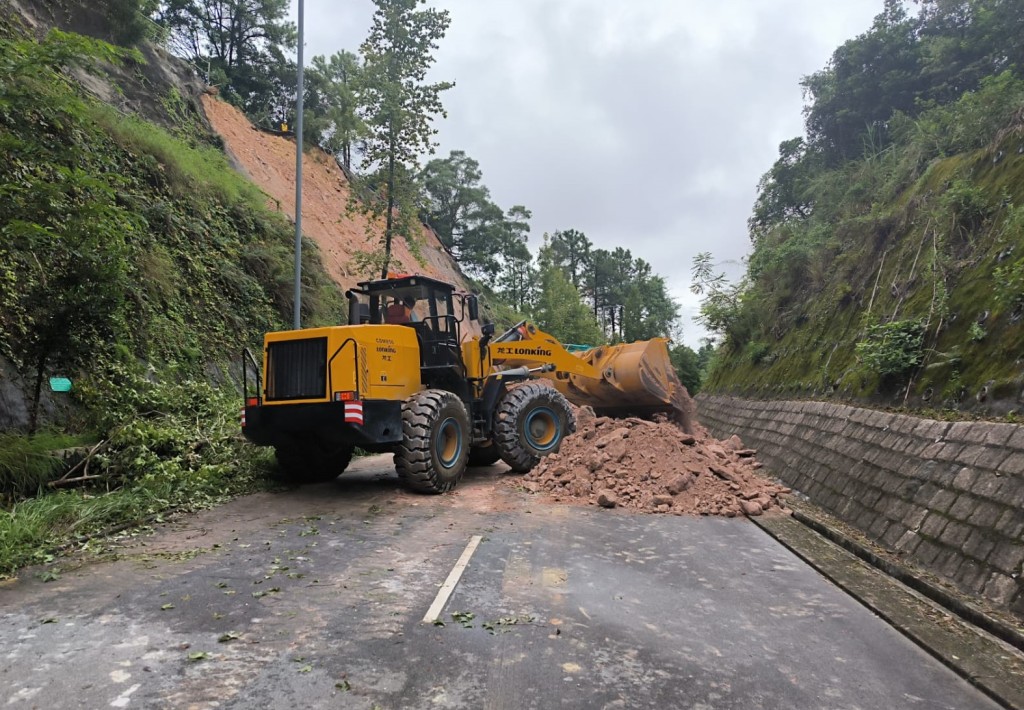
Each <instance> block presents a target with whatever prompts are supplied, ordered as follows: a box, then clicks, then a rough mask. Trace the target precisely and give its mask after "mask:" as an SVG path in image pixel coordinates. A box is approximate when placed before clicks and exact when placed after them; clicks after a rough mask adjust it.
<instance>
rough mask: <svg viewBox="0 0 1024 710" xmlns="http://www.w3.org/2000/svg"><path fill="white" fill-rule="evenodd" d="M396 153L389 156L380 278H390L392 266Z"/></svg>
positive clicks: (392, 152)
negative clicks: (390, 267)
mask: <svg viewBox="0 0 1024 710" xmlns="http://www.w3.org/2000/svg"><path fill="white" fill-rule="evenodd" d="M394 211H395V151H394V146H392V149H391V155H389V156H388V211H387V217H386V218H385V220H384V261H383V263H382V264H381V267H380V277H381V278H382V279H386V278H387V277H388V267H389V266H390V265H391V239H392V237H393V233H394V229H395V215H394Z"/></svg>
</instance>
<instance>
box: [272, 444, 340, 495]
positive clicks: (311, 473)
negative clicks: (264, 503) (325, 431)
mask: <svg viewBox="0 0 1024 710" xmlns="http://www.w3.org/2000/svg"><path fill="white" fill-rule="evenodd" d="M354 449H355V447H354V446H352V445H351V444H342V445H340V446H334V447H330V446H326V445H324V444H322V443H320V442H316V441H312V442H311V441H303V442H301V443H296V444H289V445H287V446H278V447H277V448H276V449H275V450H274V453H275V455H276V458H277V468H278V472H277V478H279V479H280V480H281V481H282V482H283V483H297V484H300V485H301V484H304V483H324V482H326V481H333V480H334V479H335V478H337V477H338V476H339V475H341V474H342V473H344V471H345V469H346V468H348V465H349V463H350V462H351V461H352V452H353V450H354Z"/></svg>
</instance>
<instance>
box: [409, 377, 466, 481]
mask: <svg viewBox="0 0 1024 710" xmlns="http://www.w3.org/2000/svg"><path fill="white" fill-rule="evenodd" d="M402 437H403V441H402V443H401V444H399V445H398V448H397V449H396V450H395V469H396V470H397V471H398V477H399V478H400V479H401V480H402V482H403V483H404V484H405V485H406V486H407V487H408V488H410V489H412V490H414V491H420V492H423V493H444V492H446V491H450V490H451V489H452V488H455V486H456V485H457V484H458V482H459V480H460V479H461V478H462V474H463V473H464V472H465V470H466V463H467V460H468V458H469V415H467V414H466V407H465V405H464V404H463V403H462V400H460V399H459V398H458V397H456V396H455V395H454V394H452V393H451V392H446V391H445V390H425V391H423V392H418V393H416V394H414V395H413V396H412V397H409V399H407V400H405V402H403V403H402Z"/></svg>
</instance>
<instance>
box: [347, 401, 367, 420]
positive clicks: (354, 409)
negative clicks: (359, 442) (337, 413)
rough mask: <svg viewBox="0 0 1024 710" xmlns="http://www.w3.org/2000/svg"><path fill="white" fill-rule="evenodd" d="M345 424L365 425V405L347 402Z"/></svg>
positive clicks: (357, 402)
mask: <svg viewBox="0 0 1024 710" xmlns="http://www.w3.org/2000/svg"><path fill="white" fill-rule="evenodd" d="M345 422H346V423H348V424H362V423H363V403H362V402H359V401H355V402H345Z"/></svg>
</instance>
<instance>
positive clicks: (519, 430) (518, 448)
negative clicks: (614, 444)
mask: <svg viewBox="0 0 1024 710" xmlns="http://www.w3.org/2000/svg"><path fill="white" fill-rule="evenodd" d="M574 431H576V417H575V416H574V415H573V413H572V409H571V408H570V407H569V402H568V401H567V400H566V399H565V397H563V396H562V394H561V393H560V392H558V390H555V389H553V388H551V387H549V386H548V385H546V384H542V383H540V382H526V383H524V384H521V385H518V386H516V387H514V388H512V389H511V390H509V391H508V392H507V393H506V394H505V396H504V397H502V398H501V401H500V402H499V403H498V412H497V417H496V418H495V424H494V442H495V444H496V445H497V447H498V452H499V453H500V455H501V459H502V461H504V462H505V463H507V464H508V465H509V466H510V467H511V468H512V470H513V471H515V472H517V473H526V472H527V471H529V470H530V469H532V468H533V467H534V466H536V465H537V464H538V463H539V462H540V459H541V457H542V456H547V455H548V454H553V453H555V452H556V451H558V449H559V447H560V446H561V445H562V440H563V439H564V438H565V437H566V436H568V435H569V434H571V433H573V432H574Z"/></svg>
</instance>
